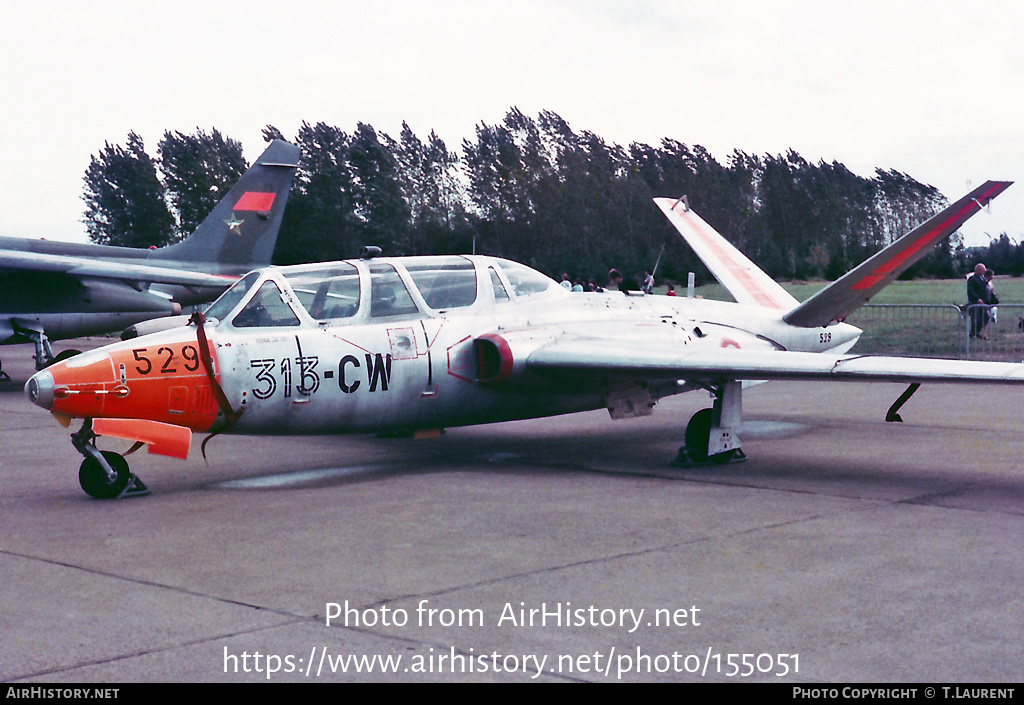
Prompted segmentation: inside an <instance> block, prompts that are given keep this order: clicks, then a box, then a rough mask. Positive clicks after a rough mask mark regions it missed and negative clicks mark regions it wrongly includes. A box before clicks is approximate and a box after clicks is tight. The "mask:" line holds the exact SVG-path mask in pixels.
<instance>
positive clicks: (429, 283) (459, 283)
mask: <svg viewBox="0 0 1024 705" xmlns="http://www.w3.org/2000/svg"><path fill="white" fill-rule="evenodd" d="M405 269H406V271H408V272H409V276H411V277H412V281H413V283H414V284H415V285H416V288H417V289H418V290H419V292H420V296H422V297H423V300H424V301H426V302H427V306H429V307H430V308H432V309H434V310H435V311H446V310H448V309H452V308H464V307H466V306H472V305H473V304H474V303H476V268H475V267H474V266H473V263H472V262H470V261H469V260H466V259H462V258H461V257H428V258H424V259H422V260H416V261H412V262H409V263H407V264H406V265H405Z"/></svg>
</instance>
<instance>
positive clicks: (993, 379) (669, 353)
mask: <svg viewBox="0 0 1024 705" xmlns="http://www.w3.org/2000/svg"><path fill="white" fill-rule="evenodd" d="M526 364H527V367H529V368H530V369H531V370H534V371H536V372H539V373H542V374H543V373H545V372H548V373H552V374H565V373H572V374H577V375H591V376H608V377H618V378H629V379H644V380H671V379H685V380H690V381H698V382H708V383H714V382H719V381H723V380H785V379H789V380H833V381H850V382H856V381H876V382H945V383H965V384H966V383H970V384H978V383H991V384H1024V364H1017V363H1004V362H964V361H961V360H938V359H930V358H913V357H882V356H862V355H829V354H825V353H808V352H789V351H765V350H739V349H736V348H715V349H701V348H694V349H691V350H683V351H680V350H679V348H678V347H677V346H666V345H646V344H645V345H643V346H637V345H635V344H629V343H621V342H619V341H609V340H604V339H600V340H596V339H587V338H575V339H572V340H561V341H555V342H552V343H550V344H548V345H546V346H544V347H542V348H540V349H538V350H537V351H535V352H534V353H533V354H531V355H530V357H529V358H528V359H527V361H526Z"/></svg>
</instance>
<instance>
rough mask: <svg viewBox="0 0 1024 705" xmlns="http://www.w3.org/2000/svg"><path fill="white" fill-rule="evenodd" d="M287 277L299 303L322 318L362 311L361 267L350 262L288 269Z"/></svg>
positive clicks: (313, 314) (319, 319)
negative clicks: (311, 267) (360, 298)
mask: <svg viewBox="0 0 1024 705" xmlns="http://www.w3.org/2000/svg"><path fill="white" fill-rule="evenodd" d="M285 278H286V279H287V280H288V284H289V285H290V286H291V288H292V291H294V292H295V296H296V298H298V300H299V303H301V304H302V306H303V307H304V308H305V309H306V311H307V312H309V315H310V316H311V317H312V318H314V319H316V320H318V321H333V320H338V319H341V318H352V317H353V316H355V315H356V314H357V313H358V312H359V270H357V269H356V268H355V266H353V265H351V264H349V263H348V262H338V263H335V264H332V265H331V266H330V268H325V269H313V270H309V271H298V272H292V273H288V272H286V273H285Z"/></svg>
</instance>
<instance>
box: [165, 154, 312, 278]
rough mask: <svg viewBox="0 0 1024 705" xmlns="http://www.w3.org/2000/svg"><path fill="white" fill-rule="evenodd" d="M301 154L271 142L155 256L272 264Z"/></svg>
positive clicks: (242, 264) (246, 265) (246, 264)
mask: <svg viewBox="0 0 1024 705" xmlns="http://www.w3.org/2000/svg"><path fill="white" fill-rule="evenodd" d="M299 154H300V152H299V148H298V147H296V146H295V145H292V144H289V143H287V142H284V141H282V140H274V141H273V142H271V143H270V146H269V147H267V149H266V150H265V151H264V152H263V154H262V155H260V158H259V159H257V160H256V163H255V164H253V165H252V166H251V167H249V169H248V170H247V171H246V172H245V173H244V174H242V177H241V178H240V179H239V180H238V183H236V184H235V185H234V186H233V187H232V188H231V190H230V191H228V193H227V195H226V196H224V198H222V199H221V201H220V202H219V203H218V204H217V205H216V207H215V208H214V209H213V211H212V212H211V213H210V215H208V216H206V219H205V220H203V222H202V223H200V224H199V227H198V228H196V229H195V232H193V233H192V234H191V235H189V236H188V237H187V238H186V239H185V240H183V241H182V242H179V243H178V244H176V245H171V246H170V247H164V248H161V249H159V250H154V251H153V255H152V256H153V258H155V259H171V260H179V261H187V262H211V263H220V264H227V265H239V268H241V269H248V268H252V267H257V266H260V265H265V264H270V258H271V256H272V255H273V254H274V245H275V244H277V233H278V230H280V228H281V218H282V217H283V216H284V207H285V204H286V203H287V201H288V192H289V191H290V190H291V185H292V177H293V176H294V174H295V169H296V168H298V165H299Z"/></svg>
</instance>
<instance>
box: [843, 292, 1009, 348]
mask: <svg viewBox="0 0 1024 705" xmlns="http://www.w3.org/2000/svg"><path fill="white" fill-rule="evenodd" d="M846 322H847V323H850V324H851V325H855V326H857V327H858V328H860V329H861V330H863V331H864V334H863V335H861V338H860V340H859V341H858V342H857V345H856V346H854V348H853V350H851V352H852V353H867V354H875V355H906V356H913V357H941V358H948V359H955V360H991V361H998V362H1021V361H1024V329H1022V325H1024V304H1000V305H999V306H982V305H976V306H964V307H960V306H957V305H955V304H947V305H945V306H942V305H932V304H867V305H865V306H862V307H861V308H859V309H857V311H855V312H854V313H853V315H851V316H850V317H849V318H848V319H847V321H846ZM978 334H980V335H978Z"/></svg>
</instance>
